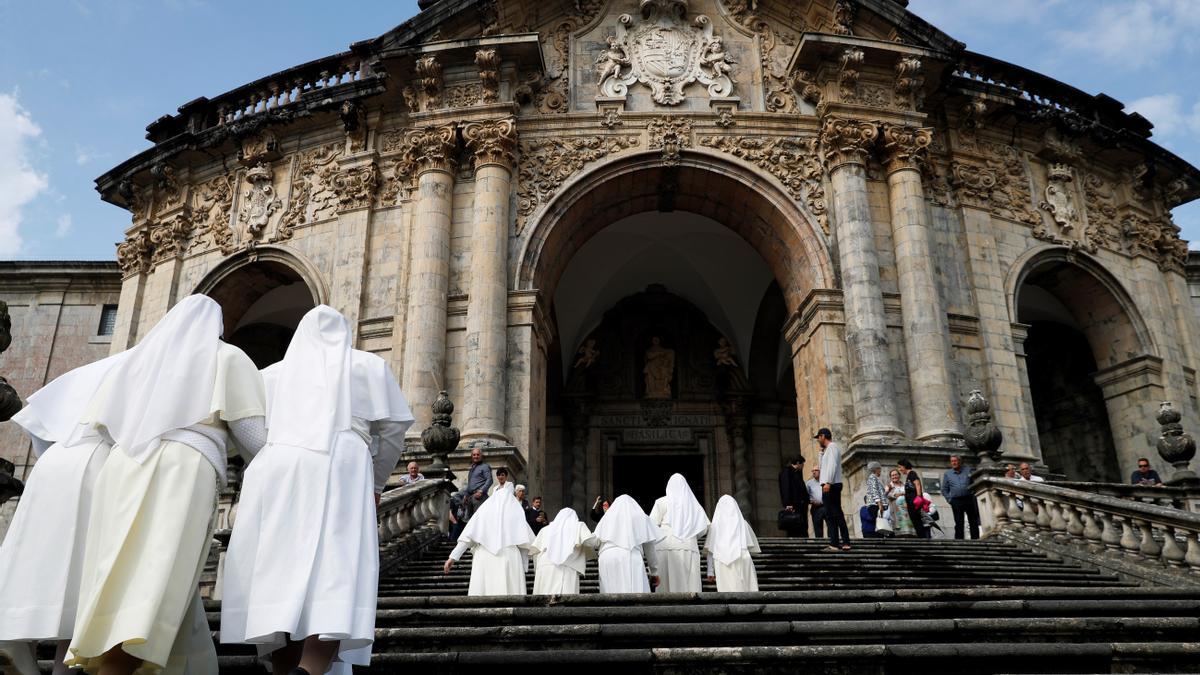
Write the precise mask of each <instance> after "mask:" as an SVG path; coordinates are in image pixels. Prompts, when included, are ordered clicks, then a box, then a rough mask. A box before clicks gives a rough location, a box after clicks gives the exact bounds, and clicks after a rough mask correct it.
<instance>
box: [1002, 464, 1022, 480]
mask: <svg viewBox="0 0 1200 675" xmlns="http://www.w3.org/2000/svg"><path fill="white" fill-rule="evenodd" d="M1004 477H1005V478H1007V479H1009V480H1017V479H1019V478H1020V476H1018V475H1017V467H1016V466H1014V465H1012V464H1005V465H1004Z"/></svg>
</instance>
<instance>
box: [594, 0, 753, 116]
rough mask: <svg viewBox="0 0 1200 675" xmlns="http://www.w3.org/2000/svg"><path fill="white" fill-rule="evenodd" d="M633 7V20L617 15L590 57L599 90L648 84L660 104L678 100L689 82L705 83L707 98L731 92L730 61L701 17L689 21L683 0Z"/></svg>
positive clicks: (620, 92)
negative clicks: (637, 16) (637, 13)
mask: <svg viewBox="0 0 1200 675" xmlns="http://www.w3.org/2000/svg"><path fill="white" fill-rule="evenodd" d="M639 7H640V9H641V14H642V18H641V20H640V21H638V22H636V24H635V22H634V19H633V17H632V16H630V15H628V14H622V15H621V17H620V18H619V19H618V24H617V32H616V35H614V36H610V37H609V38H608V46H607V47H606V48H605V49H604V50H603V51H602V52H601V53H600V56H599V57H597V59H596V69H597V75H598V79H599V85H600V92H601V94H603V95H604V96H612V97H622V96H625V95H626V94H627V93H628V91H629V86H630V85H632V84H634V83H635V82H641V83H642V84H644V85H646V86H648V87H650V91H651V97H652V98H653V99H654V101H655V102H657V103H660V104H662V105H678V104H679V103H682V102H683V99H684V94H683V89H684V87H686V86H687V85H689V84H691V83H693V82H700V83H701V84H704V85H707V86H708V95H709V96H711V97H725V96H730V95H732V94H733V80H731V79H730V77H729V73H730V71H731V70H732V68H733V60H732V59H730V58H729V54H728V53H727V52H726V51H725V46H724V44H723V43H722V41H721V38H719V37H715V36H714V35H713V27H712V22H711V21H710V20H709V18H708V17H707V16H704V15H703V14H700V15H697V16H696V18H695V19H693V20H692V22H691V23H690V24H689V23H688V22H687V11H688V6H687V0H641V1H640V3H639Z"/></svg>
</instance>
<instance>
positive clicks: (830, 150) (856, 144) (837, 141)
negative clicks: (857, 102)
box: [821, 117, 879, 170]
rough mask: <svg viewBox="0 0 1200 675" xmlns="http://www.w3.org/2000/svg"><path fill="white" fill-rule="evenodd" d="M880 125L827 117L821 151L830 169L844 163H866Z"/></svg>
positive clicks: (822, 131)
mask: <svg viewBox="0 0 1200 675" xmlns="http://www.w3.org/2000/svg"><path fill="white" fill-rule="evenodd" d="M878 137H879V127H878V126H877V125H876V124H875V123H874V122H864V121H863V120H852V119H844V118H839V117H827V118H825V123H824V124H823V125H822V126H821V151H822V152H823V153H824V155H825V163H826V164H827V165H828V167H829V169H830V170H833V169H834V168H836V167H838V166H840V165H842V164H865V163H866V161H867V157H869V156H870V155H871V148H872V146H874V145H875V139H876V138H878Z"/></svg>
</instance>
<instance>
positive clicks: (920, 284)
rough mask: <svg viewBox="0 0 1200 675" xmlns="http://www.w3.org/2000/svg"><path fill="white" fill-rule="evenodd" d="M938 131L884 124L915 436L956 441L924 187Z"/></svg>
mask: <svg viewBox="0 0 1200 675" xmlns="http://www.w3.org/2000/svg"><path fill="white" fill-rule="evenodd" d="M932 132H933V130H932V129H927V128H920V127H911V126H899V125H890V124H889V125H886V126H884V128H883V148H884V152H885V153H886V159H887V179H888V202H889V203H890V205H891V211H892V241H893V244H894V246H895V247H896V271H897V277H898V279H899V285H900V311H901V313H902V314H903V317H904V347H905V349H906V351H907V356H908V383H909V389H910V395H911V396H912V404H913V421H914V424H913V426H914V435H915V437H916V438H917V439H919V440H922V441H934V442H951V441H954V440H958V439H961V438H962V432H961V431H960V430H959V425H958V419H957V416H956V415H955V413H954V400H955V398H956V397H955V396H954V394H953V391H952V388H951V385H950V345H949V344H948V341H947V340H948V336H949V328H948V326H947V322H946V311H945V308H944V306H943V303H942V299H941V297H940V295H939V293H938V287H937V281H936V280H935V279H934V276H933V262H934V257H933V233H932V232H931V228H930V223H929V211H928V208H927V206H926V204H925V190H924V188H923V187H922V185H921V163H922V162H923V161H924V155H925V152H926V148H928V147H929V143H930V142H931V141H932Z"/></svg>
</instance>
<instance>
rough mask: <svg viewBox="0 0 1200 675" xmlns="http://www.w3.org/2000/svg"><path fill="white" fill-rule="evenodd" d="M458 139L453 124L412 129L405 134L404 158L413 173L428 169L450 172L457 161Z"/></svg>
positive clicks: (418, 173)
mask: <svg viewBox="0 0 1200 675" xmlns="http://www.w3.org/2000/svg"><path fill="white" fill-rule="evenodd" d="M457 141H458V139H457V134H456V133H455V128H454V125H453V124H447V125H443V126H428V127H424V128H422V129H414V130H413V131H410V132H408V134H407V135H406V136H405V143H406V144H407V145H408V151H407V153H406V158H407V159H408V161H409V162H411V164H412V167H413V173H414V174H415V175H418V176H419V175H421V174H423V173H426V172H429V171H444V172H446V173H452V172H453V171H454V168H455V166H456V165H457V163H458V142H457Z"/></svg>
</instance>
